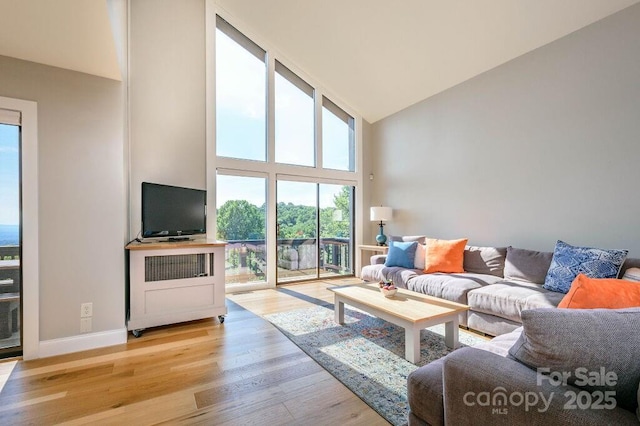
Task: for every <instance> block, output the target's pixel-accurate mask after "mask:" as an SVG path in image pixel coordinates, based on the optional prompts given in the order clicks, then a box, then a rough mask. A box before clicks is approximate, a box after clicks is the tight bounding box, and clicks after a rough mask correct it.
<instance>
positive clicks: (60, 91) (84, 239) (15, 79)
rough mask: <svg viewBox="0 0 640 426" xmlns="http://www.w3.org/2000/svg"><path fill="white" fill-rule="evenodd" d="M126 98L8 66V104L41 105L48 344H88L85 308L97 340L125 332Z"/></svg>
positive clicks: (1, 71)
mask: <svg viewBox="0 0 640 426" xmlns="http://www.w3.org/2000/svg"><path fill="white" fill-rule="evenodd" d="M123 94H124V88H123V83H122V82H119V81H113V80H108V79H105V78H101V77H95V76H91V75H87V74H83V73H79V72H74V71H67V70H63V69H61V68H55V67H50V66H46V65H40V64H35V63H33V62H27V61H21V60H18V59H12V58H7V57H3V56H0V96H5V97H9V98H15V99H23V100H29V101H35V102H37V104H38V198H39V211H38V223H39V258H40V259H39V260H40V262H39V263H40V265H39V266H40V284H39V293H40V313H39V314H40V336H39V340H40V341H45V340H52V339H59V338H65V337H70V336H76V335H79V334H80V304H81V303H84V302H93V330H92V331H93V332H101V331H114V330H124V326H125V312H124V297H125V285H124V243H125V240H124V238H125V217H126V206H125V199H124V196H123V194H124V190H125V184H124V177H125V173H124V170H125V167H124V146H125V145H124V139H123V134H124V132H123V123H124V113H123V111H124V110H123V105H124V100H123V96H124V95H123ZM26 308H28V307H26ZM23 314H24V315H25V316H27V315H30V314H32V313H30V312H29V311H28V310H27V311H25V312H24V313H23Z"/></svg>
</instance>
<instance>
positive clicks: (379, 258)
mask: <svg viewBox="0 0 640 426" xmlns="http://www.w3.org/2000/svg"><path fill="white" fill-rule="evenodd" d="M386 260H387V255H386V254H374V255H373V256H371V258H370V259H369V263H370V264H371V265H384V262H385V261H386Z"/></svg>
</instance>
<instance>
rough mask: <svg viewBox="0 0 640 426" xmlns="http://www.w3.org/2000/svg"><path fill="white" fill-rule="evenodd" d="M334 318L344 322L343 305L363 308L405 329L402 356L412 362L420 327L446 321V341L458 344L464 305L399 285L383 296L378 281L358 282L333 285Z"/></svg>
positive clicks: (416, 357) (417, 349) (417, 353)
mask: <svg viewBox="0 0 640 426" xmlns="http://www.w3.org/2000/svg"><path fill="white" fill-rule="evenodd" d="M329 290H331V291H333V293H334V303H335V307H334V310H335V320H336V322H337V323H338V324H344V305H345V304H347V305H350V306H354V307H356V308H358V309H362V310H363V311H365V312H368V313H370V314H372V315H375V316H376V317H379V318H382V319H384V320H386V321H389V322H391V323H393V324H396V325H398V326H400V327H402V328H404V330H405V333H404V335H405V358H406V359H407V361H409V362H411V363H414V364H415V363H416V362H418V361H419V360H420V330H422V329H423V328H427V327H431V326H433V325H437V324H443V323H444V325H445V344H446V345H447V346H448V347H450V348H452V349H455V348H457V347H458V326H459V321H458V315H459V314H460V313H462V312H465V311H467V310H468V309H469V307H468V306H467V305H463V304H460V303H455V302H450V301H448V300H444V299H439V298H437V297H432V296H427V295H425V294H421V293H416V292H413V291H409V290H404V289H398V292H397V293H396V294H395V295H394V296H393V297H384V296H383V295H382V293H381V292H380V290H379V288H378V284H358V285H348V286H340V287H332V288H329Z"/></svg>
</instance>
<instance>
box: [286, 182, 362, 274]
mask: <svg viewBox="0 0 640 426" xmlns="http://www.w3.org/2000/svg"><path fill="white" fill-rule="evenodd" d="M276 199H277V200H276V234H277V247H276V253H277V263H278V264H277V277H276V283H277V284H285V283H291V282H296V281H304V280H312V279H320V278H330V277H336V276H349V275H353V247H354V239H353V235H354V228H353V218H354V214H353V212H354V187H353V186H350V185H340V184H330V183H317V182H308V181H293V180H282V179H279V180H278V181H277V182H276Z"/></svg>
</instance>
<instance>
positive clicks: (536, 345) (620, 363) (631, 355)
mask: <svg viewBox="0 0 640 426" xmlns="http://www.w3.org/2000/svg"><path fill="white" fill-rule="evenodd" d="M522 326H523V332H522V335H521V336H520V338H519V339H518V341H517V342H516V343H515V344H514V345H513V347H512V348H511V349H510V350H509V354H510V355H511V356H512V357H514V358H515V359H516V360H518V361H519V362H521V363H523V364H525V365H527V366H529V367H530V368H533V369H539V368H544V369H547V370H545V371H546V372H547V373H554V375H556V373H560V374H562V373H563V372H566V373H569V374H570V376H569V377H568V380H567V383H568V384H570V385H573V386H576V387H578V388H581V389H585V390H588V391H590V392H593V391H596V390H598V391H601V392H606V391H613V392H615V395H614V397H615V399H616V401H617V405H618V406H620V407H622V408H625V409H627V410H630V411H632V412H633V411H635V410H636V408H637V406H638V402H637V390H638V382H640V363H639V362H637V354H638V353H639V352H640V339H638V338H637V335H638V330H640V308H630V309H615V310H610V309H536V310H528V311H524V312H523V313H522ZM579 369H580V370H579ZM583 369H584V370H583ZM602 369H604V373H605V374H607V375H610V374H615V375H616V376H617V380H615V383H613V382H612V381H609V382H608V383H603V382H602V381H600V382H599V383H598V384H597V385H594V384H593V383H588V382H587V383H584V380H582V379H581V377H582V376H584V375H585V374H587V375H591V374H597V375H598V376H599V377H601V378H602V374H601V372H602V371H603V370H602ZM539 371H540V370H539ZM545 371H541V372H545ZM592 377H593V376H592Z"/></svg>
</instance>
